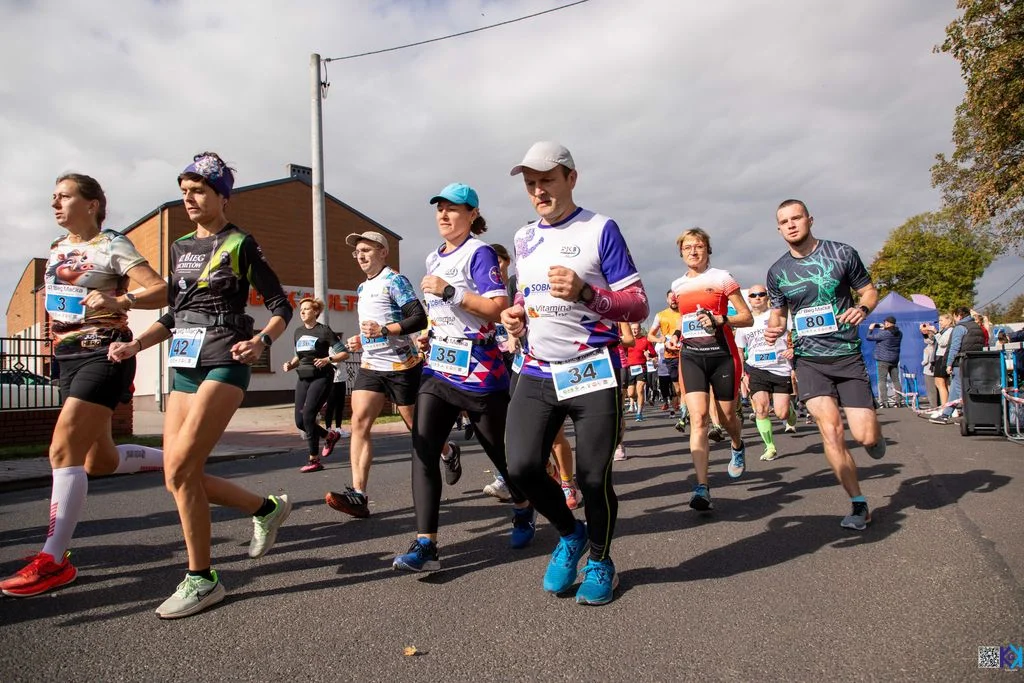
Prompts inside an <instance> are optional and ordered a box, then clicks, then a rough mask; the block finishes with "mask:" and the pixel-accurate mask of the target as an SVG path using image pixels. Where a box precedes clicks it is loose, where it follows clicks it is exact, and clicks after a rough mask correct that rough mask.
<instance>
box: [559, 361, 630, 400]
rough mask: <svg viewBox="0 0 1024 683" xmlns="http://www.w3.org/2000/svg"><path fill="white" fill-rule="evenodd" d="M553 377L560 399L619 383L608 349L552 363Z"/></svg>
mask: <svg viewBox="0 0 1024 683" xmlns="http://www.w3.org/2000/svg"><path fill="white" fill-rule="evenodd" d="M551 379H552V380H553V381H554V383H555V396H556V397H557V398H558V400H559V401H564V400H565V399H567V398H572V397H574V396H582V395H583V394H589V393H592V392H594V391H600V390H602V389H608V388H610V387H614V386H616V385H617V384H618V378H617V377H616V376H615V369H614V368H613V367H612V360H611V358H610V357H609V356H608V349H601V351H600V352H599V353H595V354H593V355H590V356H587V357H586V358H581V359H580V360H574V361H567V362H565V363H552V364H551Z"/></svg>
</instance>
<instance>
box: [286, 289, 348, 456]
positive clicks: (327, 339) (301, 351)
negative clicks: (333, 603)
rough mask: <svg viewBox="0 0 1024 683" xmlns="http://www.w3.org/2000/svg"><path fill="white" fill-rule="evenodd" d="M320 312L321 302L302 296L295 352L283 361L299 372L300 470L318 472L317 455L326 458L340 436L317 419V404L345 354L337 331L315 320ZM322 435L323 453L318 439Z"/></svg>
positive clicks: (324, 399) (326, 393)
mask: <svg viewBox="0 0 1024 683" xmlns="http://www.w3.org/2000/svg"><path fill="white" fill-rule="evenodd" d="M323 312H324V302H322V301H320V300H319V299H314V298H312V297H306V298H304V299H303V300H302V301H300V302H299V318H300V319H301V320H302V324H301V325H299V326H298V327H297V328H295V356H293V357H292V359H291V360H288V361H285V363H284V365H283V366H282V367H283V369H284V371H285V372H291V371H292V370H295V372H296V374H297V375H298V376H299V378H298V380H297V381H296V382H295V426H296V427H298V428H299V429H300V430H302V431H303V432H304V433H305V434H306V446H307V448H308V451H309V460H308V461H307V462H306V464H305V465H303V466H302V467H301V468H300V469H299V471H300V472H319V471H320V470H322V469H323V468H324V466H323V465H321V464H320V458H321V457H324V458H326V457H327V456H328V455H330V454H331V451H333V450H334V445H335V444H336V443H338V439H339V438H341V437H340V435H339V434H338V433H337V432H334V431H328V430H326V429H324V428H323V427H321V426H320V424H319V423H318V422H317V415H318V413H319V412H320V408H321V406H323V405H324V403H326V402H327V399H328V397H329V396H330V393H331V384H333V383H334V366H333V365H331V363H340V362H341V361H343V360H345V359H346V358H348V352H347V351H345V345H344V344H343V343H342V341H341V340H340V339H339V338H338V335H337V334H336V333H335V332H334V330H332V329H331V328H329V327H328V326H327V325H324V324H323V323H318V322H317V321H316V319H317V317H319V315H320V314H321V313H323ZM321 438H324V441H325V443H324V449H323V453H322V454H321V452H320V439H321Z"/></svg>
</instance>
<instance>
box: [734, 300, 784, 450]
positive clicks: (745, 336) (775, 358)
mask: <svg viewBox="0 0 1024 683" xmlns="http://www.w3.org/2000/svg"><path fill="white" fill-rule="evenodd" d="M747 298H748V299H750V312H751V313H752V314H753V315H754V324H753V326H752V327H747V328H742V329H739V330H736V348H737V349H739V351H740V354H741V355H742V356H743V357H744V358H745V362H744V364H743V382H744V383H745V384H746V386H747V393H748V395H749V396H750V405H751V407H752V408H753V409H754V419H755V421H756V424H757V431H758V433H759V434H760V435H761V440H762V441H764V453H762V454H761V459H762V460H774V459H775V458H777V457H778V456H779V453H778V449H776V448H775V440H774V439H773V438H772V420H771V418H770V417H769V416H768V415H769V414H768V411H769V409H770V408H771V407H772V406H774V407H775V414H776V415H777V416H778V417H779V419H780V420H783V421H784V422H785V423H786V427H787V429H788V428H789V427H793V428H794V429H795V427H794V425H795V423H796V412H795V411H792V410H790V408H789V397H790V395H791V394H792V393H793V382H792V381H790V379H789V376H790V374H791V373H792V371H793V368H792V366H791V365H790V362H789V360H790V359H791V358H792V356H793V353H792V351H791V350H790V349H789V348H788V346H787V344H786V340H785V339H781V338H780V339H777V340H775V343H774V344H768V343H767V342H765V340H764V330H765V328H766V327H768V319H769V318H770V317H771V311H770V310H769V308H768V290H766V289H765V286H764V285H754V286H753V287H751V288H750V290H749V291H748V292H747Z"/></svg>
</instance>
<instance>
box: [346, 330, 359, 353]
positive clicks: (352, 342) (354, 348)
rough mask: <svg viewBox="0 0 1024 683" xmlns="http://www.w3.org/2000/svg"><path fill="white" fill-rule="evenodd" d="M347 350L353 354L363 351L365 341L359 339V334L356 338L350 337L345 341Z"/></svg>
mask: <svg viewBox="0 0 1024 683" xmlns="http://www.w3.org/2000/svg"><path fill="white" fill-rule="evenodd" d="M345 348H347V349H348V350H349V351H351V352H353V353H358V352H360V351H362V350H363V340H362V339H360V338H359V335H358V334H357V335H356V336H354V337H349V338H348V339H347V340H346V341H345Z"/></svg>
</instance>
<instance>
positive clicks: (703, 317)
mask: <svg viewBox="0 0 1024 683" xmlns="http://www.w3.org/2000/svg"><path fill="white" fill-rule="evenodd" d="M715 317H716V316H714V315H713V314H712V313H711V311H704V312H703V313H701V314H700V315H698V316H697V324H698V325H700V326H701V327H703V328H704V329H707V328H709V327H718V322H717V321H716V320H715Z"/></svg>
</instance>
